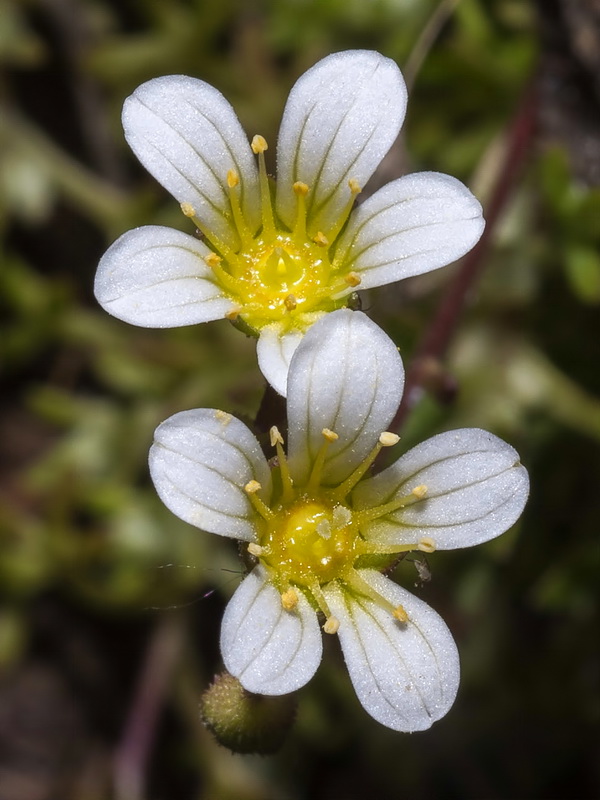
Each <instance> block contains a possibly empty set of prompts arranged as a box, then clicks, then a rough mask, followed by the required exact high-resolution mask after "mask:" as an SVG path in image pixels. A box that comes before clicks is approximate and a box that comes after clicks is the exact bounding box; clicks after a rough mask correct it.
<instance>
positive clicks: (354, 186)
mask: <svg viewBox="0 0 600 800" xmlns="http://www.w3.org/2000/svg"><path fill="white" fill-rule="evenodd" d="M348 186H349V187H350V199H349V200H348V202H347V203H346V205H345V206H344V209H343V211H342V213H341V214H340V216H339V217H338V221H337V222H336V223H335V225H334V226H333V228H332V229H331V230H330V231H329V232H328V233H327V238H328V239H329V241H330V242H333V241H335V240H336V239H337V237H338V236H339V233H340V231H341V230H342V228H343V227H344V225H345V224H346V220H347V219H348V217H349V216H350V212H351V211H352V208H353V207H354V200H355V199H356V195H357V194H360V193H361V192H362V188H361V186H360V184H359V183H358V181H357V180H356V179H355V178H350V180H349V181H348Z"/></svg>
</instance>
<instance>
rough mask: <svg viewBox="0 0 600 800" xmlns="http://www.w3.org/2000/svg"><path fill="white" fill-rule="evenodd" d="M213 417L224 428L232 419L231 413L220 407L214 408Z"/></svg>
mask: <svg viewBox="0 0 600 800" xmlns="http://www.w3.org/2000/svg"><path fill="white" fill-rule="evenodd" d="M215 417H216V418H217V419H218V420H219V422H220V423H221V425H222V426H223V427H224V428H226V427H227V426H228V425H229V423H230V422H231V420H232V419H233V417H232V415H231V414H228V413H227V411H221V409H220V408H218V409H216V410H215Z"/></svg>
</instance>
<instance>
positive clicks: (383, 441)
mask: <svg viewBox="0 0 600 800" xmlns="http://www.w3.org/2000/svg"><path fill="white" fill-rule="evenodd" d="M399 441H400V437H399V436H398V435H397V434H396V433H391V432H390V431H384V432H383V433H382V434H380V436H379V444H380V445H381V446H382V447H393V446H394V445H395V444H398V442H399Z"/></svg>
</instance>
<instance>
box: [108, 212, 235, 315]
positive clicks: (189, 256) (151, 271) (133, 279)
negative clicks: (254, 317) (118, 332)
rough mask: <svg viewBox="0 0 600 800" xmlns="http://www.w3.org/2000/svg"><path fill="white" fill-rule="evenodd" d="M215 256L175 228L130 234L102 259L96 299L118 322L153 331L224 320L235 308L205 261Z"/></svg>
mask: <svg viewBox="0 0 600 800" xmlns="http://www.w3.org/2000/svg"><path fill="white" fill-rule="evenodd" d="M209 252H210V250H209V249H208V248H207V247H206V246H205V245H204V244H202V242H199V241H198V240H197V239H194V237H193V236H188V235H187V234H186V233H181V231H176V230H173V229H172V228H161V227H158V226H154V225H149V226H147V227H144V228H136V229H135V230H132V231H128V232H127V233H125V234H123V236H121V237H120V238H119V239H117V241H116V242H115V243H114V244H113V245H111V247H109V248H108V250H107V251H106V253H105V254H104V255H103V256H102V259H101V260H100V264H99V265H98V272H97V273H96V281H95V284H94V292H95V294H96V299H97V300H98V302H99V303H100V305H101V306H102V307H103V308H104V309H105V310H106V311H108V313H109V314H112V315H113V316H114V317H118V318H119V319H122V320H124V321H125V322H130V323H132V324H133V325H141V326H143V327H147V328H176V327H179V326H181V325H194V324H195V323H198V322H208V321H209V320H213V319H222V318H223V316H224V315H225V313H226V312H227V311H230V310H231V309H232V308H234V306H235V304H234V303H233V302H232V301H231V300H230V299H229V298H228V297H226V296H225V295H224V294H223V291H222V289H221V287H220V286H218V285H217V284H216V283H215V282H214V280H213V276H212V273H211V271H210V269H209V268H208V267H207V266H206V264H205V262H204V257H205V256H207V255H208V254H209Z"/></svg>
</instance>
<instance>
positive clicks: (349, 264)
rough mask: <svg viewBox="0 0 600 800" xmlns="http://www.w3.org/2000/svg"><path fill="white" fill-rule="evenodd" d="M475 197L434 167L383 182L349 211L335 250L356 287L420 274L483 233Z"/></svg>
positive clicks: (461, 250)
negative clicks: (355, 277)
mask: <svg viewBox="0 0 600 800" xmlns="http://www.w3.org/2000/svg"><path fill="white" fill-rule="evenodd" d="M484 226H485V222H484V220H483V217H482V209H481V205H480V204H479V201H478V200H477V199H476V198H475V197H474V196H473V195H472V194H471V192H470V191H469V190H468V189H467V188H466V186H464V185H463V184H462V183H461V182H460V181H457V180H456V179H455V178H452V177H450V176H449V175H442V174H440V173H438V172H420V173H417V174H415V175H406V176H405V177H404V178H400V179H399V180H397V181H393V182H392V183H388V184H387V186H384V187H383V189H380V190H379V191H378V192H376V193H375V194H374V195H373V196H372V197H370V198H369V199H368V200H365V202H364V203H363V204H362V205H361V206H360V207H359V208H358V209H356V211H354V212H353V213H352V216H351V217H350V222H349V223H348V227H347V228H346V230H345V232H344V234H343V236H342V238H341V240H340V243H339V246H338V248H337V251H336V255H335V261H336V262H337V263H343V264H344V271H354V272H358V274H359V275H360V277H361V279H362V282H361V285H360V288H361V289H370V288H371V287H373V286H383V285H384V284H386V283H392V282H393V281H398V280H401V279H402V278H408V277H410V276H411V275H420V274H421V273H423V272H430V271H431V270H433V269H437V268H438V267H443V266H445V265H446V264H450V263H451V262H452V261H456V259H457V258H460V257H461V256H463V255H464V254H465V253H467V252H468V251H469V250H470V249H471V248H472V247H473V246H474V245H475V244H476V243H477V242H478V241H479V238H480V236H481V234H482V233H483V228H484Z"/></svg>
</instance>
